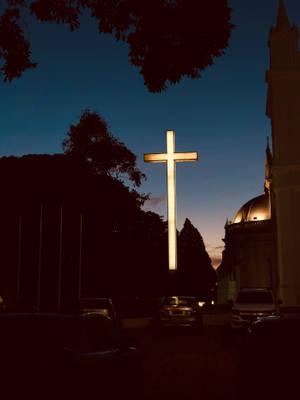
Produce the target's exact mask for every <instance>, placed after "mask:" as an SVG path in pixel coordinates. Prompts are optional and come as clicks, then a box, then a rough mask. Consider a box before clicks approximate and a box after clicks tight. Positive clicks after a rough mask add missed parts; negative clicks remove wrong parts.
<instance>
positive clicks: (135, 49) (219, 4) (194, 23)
mask: <svg viewBox="0 0 300 400" xmlns="http://www.w3.org/2000/svg"><path fill="white" fill-rule="evenodd" d="M6 2H7V9H6V10H5V11H4V14H3V15H2V17H1V19H0V38H1V39H0V58H3V59H4V60H5V61H6V64H5V66H4V68H2V69H1V73H2V76H3V77H4V80H5V81H6V80H12V79H13V78H16V77H19V76H20V75H21V73H22V72H23V71H25V70H26V69H28V68H33V67H35V66H36V63H33V62H31V61H30V55H31V54H30V48H29V43H28V42H27V41H26V39H25V38H24V33H23V31H22V29H21V26H20V23H19V21H18V19H19V15H20V9H21V8H25V10H26V9H27V10H26V11H28V9H29V11H30V13H31V14H32V15H34V16H35V17H36V18H37V19H38V20H40V21H50V22H56V23H57V24H59V23H63V24H67V25H69V27H70V29H71V31H74V30H75V29H77V28H78V27H79V25H80V16H81V15H82V13H83V11H84V10H85V9H87V10H88V11H89V12H90V15H91V18H94V19H96V20H97V23H98V30H99V33H106V34H112V35H114V36H115V38H116V39H117V40H122V41H124V42H125V43H127V44H128V45H129V59H130V63H131V64H132V65H134V66H136V67H138V68H139V73H140V74H141V75H142V76H143V78H144V83H145V85H146V86H147V88H148V89H149V91H150V92H160V91H162V90H165V89H166V88H167V86H168V84H175V83H178V82H180V80H181V79H182V78H183V77H185V76H186V77H189V78H199V77H200V71H202V70H204V69H205V68H206V67H207V66H210V65H212V64H213V61H214V58H215V57H220V56H221V55H223V54H224V52H225V49H226V48H227V47H228V40H229V36H230V33H231V30H232V28H233V25H232V24H231V23H230V18H231V9H230V8H229V7H228V4H227V0H211V1H206V0H151V1H143V0H109V1H106V0H28V1H24V0H6ZM16 42H18V44H17V45H16Z"/></svg>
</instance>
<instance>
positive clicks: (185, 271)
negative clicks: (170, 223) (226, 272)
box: [178, 218, 216, 295]
mask: <svg viewBox="0 0 300 400" xmlns="http://www.w3.org/2000/svg"><path fill="white" fill-rule="evenodd" d="M178 275H179V282H181V287H182V290H183V291H185V292H186V293H188V292H190V293H191V292H192V293H193V294H194V295H197V293H198V294H199V295H204V294H207V293H208V292H209V290H210V289H211V288H212V287H213V285H214V283H215V282H216V273H215V270H214V269H213V267H212V265H211V259H210V257H209V255H208V253H207V251H206V249H205V244H204V242H203V238H202V236H201V234H200V233H199V231H198V229H197V228H195V227H194V226H193V225H192V223H191V221H190V220H189V219H188V218H186V220H185V222H184V226H183V228H182V230H181V232H180V234H179V238H178Z"/></svg>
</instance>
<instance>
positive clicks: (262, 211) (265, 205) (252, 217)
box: [233, 193, 271, 224]
mask: <svg viewBox="0 0 300 400" xmlns="http://www.w3.org/2000/svg"><path fill="white" fill-rule="evenodd" d="M266 219H271V207H270V196H269V194H268V193H264V194H262V195H260V196H257V197H254V199H251V200H249V201H247V203H245V204H244V205H243V206H242V207H241V208H240V209H239V211H238V212H237V214H236V216H235V217H234V219H233V223H234V224H238V223H239V222H242V221H243V222H255V221H263V220H266Z"/></svg>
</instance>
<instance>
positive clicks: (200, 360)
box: [127, 316, 237, 400]
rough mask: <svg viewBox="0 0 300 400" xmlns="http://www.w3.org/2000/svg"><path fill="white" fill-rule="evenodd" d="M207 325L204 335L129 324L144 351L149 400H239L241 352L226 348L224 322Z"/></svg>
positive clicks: (208, 321) (212, 319)
mask: <svg viewBox="0 0 300 400" xmlns="http://www.w3.org/2000/svg"><path fill="white" fill-rule="evenodd" d="M204 322H206V323H205V324H204V329H203V331H202V332H197V331H194V330H192V329H190V328H189V327H183V328H181V329H178V328H176V329H171V328H168V329H163V330H162V329H155V328H153V327H151V326H150V325H149V324H148V322H143V321H136V322H134V321H131V322H130V321H128V322H127V328H128V329H129V333H130V335H131V336H134V337H136V338H137V339H138V341H139V343H140V346H141V349H142V355H143V363H144V371H145V400H179V399H180V400H196V399H197V400H200V399H201V400H217V399H222V400H223V399H224V398H229V399H231V400H236V399H237V368H236V360H237V350H236V348H235V346H234V345H228V344H226V341H225V340H224V324H223V325H220V324H219V322H220V319H219V321H217V322H216V321H215V317H214V316H209V317H208V318H206V320H205V321H204ZM223 322H224V321H223Z"/></svg>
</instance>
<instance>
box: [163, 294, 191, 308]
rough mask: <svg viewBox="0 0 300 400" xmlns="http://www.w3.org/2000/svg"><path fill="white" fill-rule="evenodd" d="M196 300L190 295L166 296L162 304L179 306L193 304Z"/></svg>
mask: <svg viewBox="0 0 300 400" xmlns="http://www.w3.org/2000/svg"><path fill="white" fill-rule="evenodd" d="M195 302H196V300H195V299H194V298H192V297H177V296H173V297H168V298H166V299H165V301H164V303H163V305H164V306H173V305H180V306H192V305H194V304H195Z"/></svg>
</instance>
